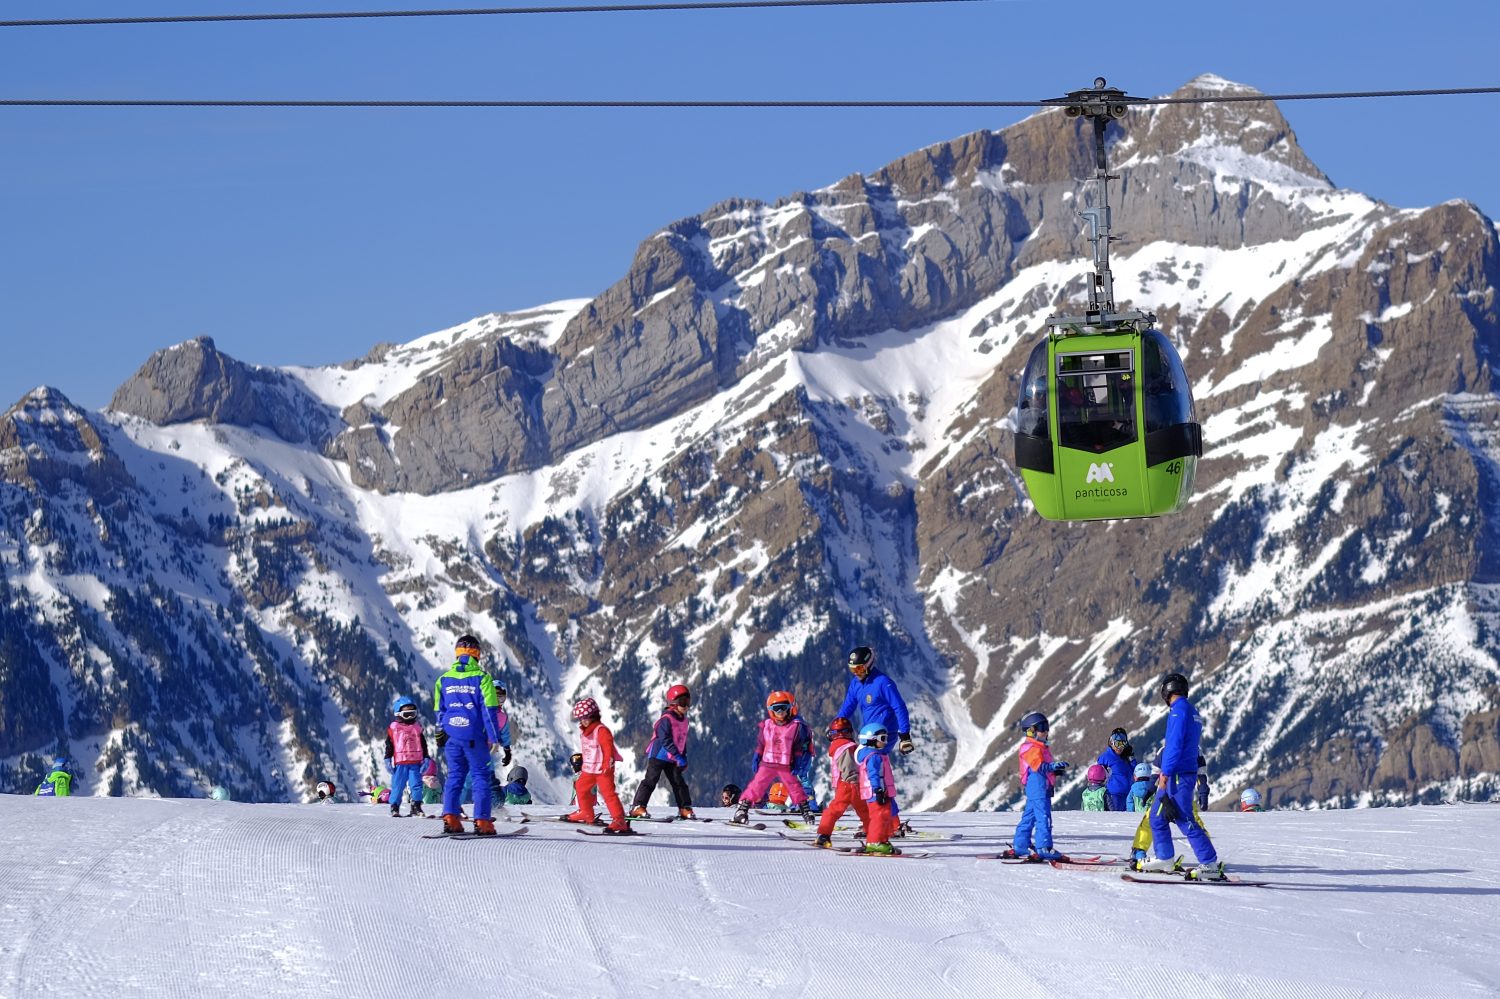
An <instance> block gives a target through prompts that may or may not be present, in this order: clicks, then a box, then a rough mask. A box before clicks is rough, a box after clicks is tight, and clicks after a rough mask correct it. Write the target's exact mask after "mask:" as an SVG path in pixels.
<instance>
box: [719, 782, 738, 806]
mask: <svg viewBox="0 0 1500 999" xmlns="http://www.w3.org/2000/svg"><path fill="white" fill-rule="evenodd" d="M739 803H740V786H739V785H738V784H725V785H724V786H723V787H721V788H719V804H720V805H722V806H724V807H725V808H733V807H734V806H735V805H738V804H739Z"/></svg>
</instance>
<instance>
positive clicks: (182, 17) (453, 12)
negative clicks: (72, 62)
mask: <svg viewBox="0 0 1500 999" xmlns="http://www.w3.org/2000/svg"><path fill="white" fill-rule="evenodd" d="M989 2H992V0H701V2H696V3H691V2H683V3H623V4H574V5H569V6H563V7H454V8H449V9H447V10H349V11H316V12H305V13H282V14H274V13H273V14H170V15H169V14H163V15H160V16H156V17H66V18H48V19H34V20H27V21H0V28H62V27H72V28H76V27H82V26H86V25H106V24H211V23H217V22H225V21H339V20H352V19H356V18H363V19H373V18H382V17H479V16H486V15H497V14H620V13H640V12H643V11H647V12H649V11H663V10H744V9H752V8H762V7H873V6H895V5H898V4H899V5H908V4H936V3H950V4H951V3H989Z"/></svg>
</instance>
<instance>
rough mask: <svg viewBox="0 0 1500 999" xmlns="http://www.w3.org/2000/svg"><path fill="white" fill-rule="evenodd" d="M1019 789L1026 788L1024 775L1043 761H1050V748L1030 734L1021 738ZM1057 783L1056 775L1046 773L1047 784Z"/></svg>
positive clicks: (1053, 784) (1051, 785)
mask: <svg viewBox="0 0 1500 999" xmlns="http://www.w3.org/2000/svg"><path fill="white" fill-rule="evenodd" d="M1020 755H1021V790H1023V791H1024V790H1026V777H1027V775H1028V774H1030V773H1031V772H1032V771H1033V770H1036V769H1038V768H1039V767H1040V766H1041V765H1042V764H1043V763H1051V762H1052V750H1050V749H1048V748H1047V744H1046V743H1045V742H1042V741H1041V740H1039V739H1033V738H1032V737H1031V736H1029V735H1028V736H1027V737H1026V738H1024V739H1022V740H1021V754H1020ZM1056 784H1057V775H1056V774H1052V773H1049V774H1047V786H1048V787H1049V788H1050V787H1054V786H1055V785H1056Z"/></svg>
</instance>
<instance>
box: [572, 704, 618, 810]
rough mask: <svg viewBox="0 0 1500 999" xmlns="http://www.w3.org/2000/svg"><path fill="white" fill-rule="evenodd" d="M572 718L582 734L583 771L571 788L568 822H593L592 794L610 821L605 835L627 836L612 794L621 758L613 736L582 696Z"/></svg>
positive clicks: (596, 707)
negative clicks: (573, 802)
mask: <svg viewBox="0 0 1500 999" xmlns="http://www.w3.org/2000/svg"><path fill="white" fill-rule="evenodd" d="M573 719H574V720H575V721H576V722H578V729H579V731H580V732H582V734H583V772H582V773H581V774H579V775H578V781H577V783H575V784H574V785H573V786H574V787H575V788H576V789H577V792H578V810H577V811H575V812H573V813H572V814H571V815H569V816H568V817H567V818H568V821H569V822H581V823H584V824H587V825H592V824H593V822H594V797H595V793H596V792H597V793H598V796H599V797H601V798H603V799H604V807H605V808H607V809H608V810H609V817H610V819H611V820H612V821H611V822H610V824H609V826H608V828H607V829H606V832H611V833H616V834H629V833H630V823H628V822H626V821H625V806H624V805H622V804H620V796H619V795H618V794H616V793H615V763H616V762H617V761H619V760H623V759H624V758H625V757H623V756H621V755H620V752H619V750H617V749H615V737H614V734H613V733H611V732H610V730H609V729H607V728H605V727H604V725H603V724H602V723H601V722H600V721H599V705H598V704H597V703H596V702H595V701H594V699H593V698H592V697H585V698H584V699H583V700H581V701H579V702H578V703H577V704H575V705H573Z"/></svg>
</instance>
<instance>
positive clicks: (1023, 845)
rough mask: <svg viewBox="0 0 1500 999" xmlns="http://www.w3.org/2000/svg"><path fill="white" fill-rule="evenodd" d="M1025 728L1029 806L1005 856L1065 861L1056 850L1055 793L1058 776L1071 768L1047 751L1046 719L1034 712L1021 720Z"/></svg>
mask: <svg viewBox="0 0 1500 999" xmlns="http://www.w3.org/2000/svg"><path fill="white" fill-rule="evenodd" d="M1021 728H1022V729H1024V730H1025V732H1026V737H1025V738H1024V739H1022V740H1021V751H1020V753H1019V756H1020V761H1021V789H1022V791H1024V792H1025V795H1026V805H1025V807H1024V808H1023V809H1022V811H1021V821H1020V822H1018V823H1016V836H1015V839H1014V840H1013V841H1012V844H1011V849H1009V850H1006V851H1005V852H1004V853H1003V854H1002V856H1005V857H1011V858H1015V857H1026V858H1028V859H1032V860H1061V859H1063V855H1062V854H1061V853H1059V852H1058V851H1057V850H1055V849H1053V848H1052V789H1053V788H1054V787H1055V786H1056V784H1057V775H1058V774H1060V773H1063V772H1064V771H1066V770H1067V769H1068V767H1069V764H1067V763H1063V762H1060V761H1055V760H1053V759H1052V750H1050V749H1048V748H1047V735H1048V724H1047V716H1046V715H1044V714H1042V713H1041V712H1040V711H1033V712H1031V713H1030V714H1029V715H1027V716H1026V717H1025V718H1022V719H1021Z"/></svg>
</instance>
